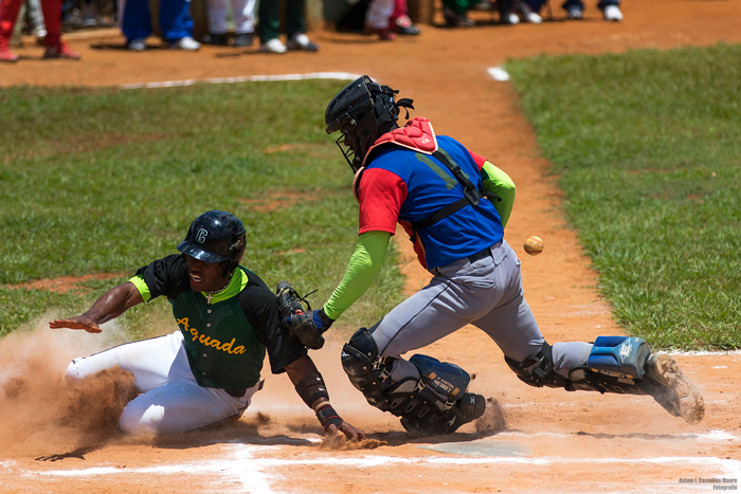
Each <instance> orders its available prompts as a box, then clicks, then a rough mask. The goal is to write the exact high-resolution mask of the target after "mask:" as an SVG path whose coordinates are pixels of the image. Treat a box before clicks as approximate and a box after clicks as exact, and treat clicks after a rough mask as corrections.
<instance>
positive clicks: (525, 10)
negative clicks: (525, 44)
mask: <svg viewBox="0 0 741 494" xmlns="http://www.w3.org/2000/svg"><path fill="white" fill-rule="evenodd" d="M512 11H513V12H514V13H515V14H517V15H518V16H519V17H520V18H521V19H522V20H523V21H525V22H529V23H531V24H540V23H541V22H543V18H542V17H540V16H539V15H538V14H536V13H535V12H533V9H531V8H530V6H529V5H528V4H526V3H525V2H522V1H520V2H515V3H514V5H513V6H512Z"/></svg>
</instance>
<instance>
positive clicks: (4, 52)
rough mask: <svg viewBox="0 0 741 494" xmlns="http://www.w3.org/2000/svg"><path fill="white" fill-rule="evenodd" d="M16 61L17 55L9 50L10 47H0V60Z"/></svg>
mask: <svg viewBox="0 0 741 494" xmlns="http://www.w3.org/2000/svg"><path fill="white" fill-rule="evenodd" d="M17 61H18V55H16V54H15V53H13V52H12V51H10V48H7V47H3V48H0V62H10V63H13V62H17Z"/></svg>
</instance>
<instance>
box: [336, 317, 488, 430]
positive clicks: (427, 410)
mask: <svg viewBox="0 0 741 494" xmlns="http://www.w3.org/2000/svg"><path fill="white" fill-rule="evenodd" d="M393 360H394V359H393V358H389V357H383V356H379V355H378V348H377V346H376V344H375V342H374V341H373V338H372V337H371V334H370V332H369V331H368V330H367V329H365V328H361V329H360V330H358V331H357V332H356V333H355V334H354V335H353V336H352V338H350V341H349V342H348V343H347V344H345V346H344V347H343V348H342V367H343V369H344V370H345V373H346V374H347V376H348V377H349V378H350V382H352V384H353V386H355V387H356V388H357V389H358V390H360V392H362V393H363V396H365V399H366V400H367V401H368V403H370V404H371V405H373V406H374V407H376V408H378V409H379V410H382V411H384V412H390V413H392V414H393V415H396V416H397V417H401V419H402V420H401V423H402V426H404V428H405V429H406V430H407V431H409V432H412V433H414V434H420V435H437V434H449V433H451V432H453V431H455V430H456V429H457V428H458V427H460V426H461V425H462V424H465V423H466V422H470V421H472V420H474V419H476V418H478V417H479V416H481V414H483V410H484V407H485V400H484V397H483V396H480V395H470V393H466V392H465V391H466V388H467V387H468V383H469V382H470V380H471V377H470V376H469V374H468V373H467V372H466V371H464V370H463V369H461V368H460V367H458V366H456V365H453V364H448V363H445V362H440V361H438V360H437V359H434V358H432V357H428V356H426V355H414V356H413V357H412V358H411V359H409V361H410V362H411V363H412V364H414V366H415V367H417V369H418V370H419V373H420V376H421V378H420V379H414V378H406V379H403V380H401V381H399V382H394V381H392V380H391V378H390V377H391V367H392V364H393ZM466 397H468V398H469V400H468V401H469V402H471V403H468V402H466V406H465V407H457V406H456V405H457V404H459V403H461V402H462V401H463V400H464V399H465V398H466ZM471 404H474V405H476V406H473V405H471Z"/></svg>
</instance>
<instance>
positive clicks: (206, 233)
mask: <svg viewBox="0 0 741 494" xmlns="http://www.w3.org/2000/svg"><path fill="white" fill-rule="evenodd" d="M245 237H246V235H245V229H244V224H242V221H241V220H240V219H239V218H237V217H236V216H234V215H233V214H230V213H227V212H226V211H219V210H213V211H207V212H205V213H203V214H202V215H200V216H199V217H198V218H196V219H195V220H193V223H191V224H190V228H188V234H187V235H186V236H185V240H183V241H182V242H180V243H179V244H178V246H177V249H178V251H180V252H182V253H183V254H186V255H189V256H191V257H194V258H195V259H199V260H201V261H204V262H225V261H226V262H225V264H224V269H223V271H222V274H224V276H225V277H226V276H230V275H231V274H232V272H234V270H235V269H236V267H237V266H238V265H239V261H240V260H241V259H242V255H243V254H244V248H245V244H246V240H245Z"/></svg>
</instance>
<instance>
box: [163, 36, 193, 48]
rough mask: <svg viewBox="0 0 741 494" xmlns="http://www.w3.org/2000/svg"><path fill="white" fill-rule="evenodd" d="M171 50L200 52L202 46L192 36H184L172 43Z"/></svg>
mask: <svg viewBox="0 0 741 494" xmlns="http://www.w3.org/2000/svg"><path fill="white" fill-rule="evenodd" d="M170 48H172V49H173V50H185V51H198V50H200V49H201V44H200V43H199V42H198V41H196V40H194V39H193V38H191V37H190V36H183V37H182V38H180V39H179V40H177V41H173V42H171V43H170Z"/></svg>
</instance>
